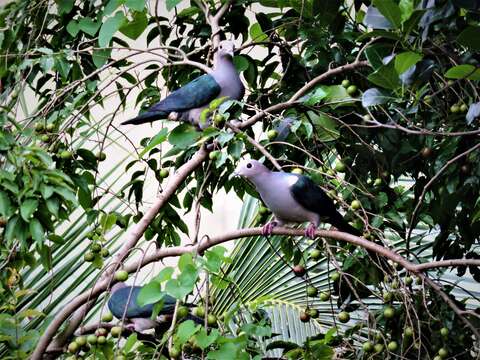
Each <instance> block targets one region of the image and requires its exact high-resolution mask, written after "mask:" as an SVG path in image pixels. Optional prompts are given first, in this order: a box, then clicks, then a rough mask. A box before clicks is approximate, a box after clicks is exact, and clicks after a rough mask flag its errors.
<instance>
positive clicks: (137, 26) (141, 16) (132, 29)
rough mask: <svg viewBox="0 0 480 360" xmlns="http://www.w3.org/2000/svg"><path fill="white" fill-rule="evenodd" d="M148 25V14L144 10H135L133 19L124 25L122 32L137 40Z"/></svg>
mask: <svg viewBox="0 0 480 360" xmlns="http://www.w3.org/2000/svg"><path fill="white" fill-rule="evenodd" d="M147 26H148V19H147V15H146V14H145V13H144V12H135V14H134V15H133V19H132V21H129V22H127V23H126V24H124V25H122V27H121V28H120V32H121V33H122V34H124V35H125V36H127V37H129V38H130V39H132V40H136V39H137V38H138V37H139V36H140V35H142V33H143V31H144V30H145V29H146V28H147Z"/></svg>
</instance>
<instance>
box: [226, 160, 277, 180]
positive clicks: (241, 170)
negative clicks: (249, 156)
mask: <svg viewBox="0 0 480 360" xmlns="http://www.w3.org/2000/svg"><path fill="white" fill-rule="evenodd" d="M269 171H270V170H268V169H267V167H266V166H265V165H263V164H262V163H261V162H259V161H257V160H244V161H242V162H240V164H238V166H237V168H236V169H235V172H234V175H237V176H243V177H246V178H247V179H252V178H255V177H256V176H258V175H261V174H264V173H268V172H269Z"/></svg>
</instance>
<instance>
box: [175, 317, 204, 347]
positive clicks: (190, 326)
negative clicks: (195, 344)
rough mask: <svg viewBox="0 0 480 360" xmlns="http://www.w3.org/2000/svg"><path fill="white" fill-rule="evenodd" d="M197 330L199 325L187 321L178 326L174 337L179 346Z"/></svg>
mask: <svg viewBox="0 0 480 360" xmlns="http://www.w3.org/2000/svg"><path fill="white" fill-rule="evenodd" d="M199 329H200V325H198V326H196V325H195V323H194V322H193V320H187V321H184V322H182V323H181V324H180V325H178V329H177V334H176V336H177V338H178V341H179V343H180V345H183V344H185V343H186V342H187V341H188V339H190V338H191V337H192V336H193V335H194V334H195V333H196V332H197V331H198V330H199Z"/></svg>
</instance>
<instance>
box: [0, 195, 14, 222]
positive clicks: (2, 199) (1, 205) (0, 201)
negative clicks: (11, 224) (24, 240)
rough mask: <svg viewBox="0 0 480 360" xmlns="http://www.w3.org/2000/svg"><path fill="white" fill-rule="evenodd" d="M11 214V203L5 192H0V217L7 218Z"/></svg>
mask: <svg viewBox="0 0 480 360" xmlns="http://www.w3.org/2000/svg"><path fill="white" fill-rule="evenodd" d="M12 214H13V207H12V202H11V201H10V197H9V196H8V194H7V193H6V192H5V191H2V190H0V215H2V216H3V217H5V218H8V217H9V216H10V215H12Z"/></svg>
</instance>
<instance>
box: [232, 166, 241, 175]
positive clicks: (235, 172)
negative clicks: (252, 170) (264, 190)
mask: <svg viewBox="0 0 480 360" xmlns="http://www.w3.org/2000/svg"><path fill="white" fill-rule="evenodd" d="M239 176H242V170H241V169H240V166H237V168H236V169H235V171H234V172H233V173H232V177H239Z"/></svg>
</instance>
